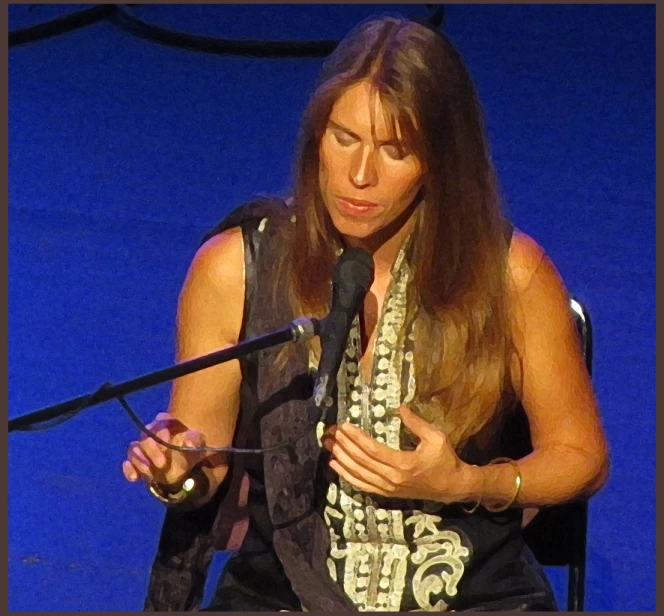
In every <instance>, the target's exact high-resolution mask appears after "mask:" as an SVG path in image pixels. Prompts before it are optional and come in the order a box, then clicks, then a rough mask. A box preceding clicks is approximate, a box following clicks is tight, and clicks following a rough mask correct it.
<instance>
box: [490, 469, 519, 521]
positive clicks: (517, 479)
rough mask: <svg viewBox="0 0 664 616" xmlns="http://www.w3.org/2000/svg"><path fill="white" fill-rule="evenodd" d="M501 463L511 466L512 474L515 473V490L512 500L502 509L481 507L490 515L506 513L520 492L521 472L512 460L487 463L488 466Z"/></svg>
mask: <svg viewBox="0 0 664 616" xmlns="http://www.w3.org/2000/svg"><path fill="white" fill-rule="evenodd" d="M503 462H504V463H506V464H509V465H510V466H512V468H513V469H514V472H515V473H516V477H515V483H516V490H515V491H514V496H512V498H511V499H510V500H509V501H508V502H507V504H506V505H503V506H502V507H492V506H489V505H483V507H484V508H485V509H486V510H487V511H490V512H491V513H501V512H503V511H507V510H508V509H509V508H510V507H511V506H512V505H513V504H514V503H515V502H516V499H517V498H518V496H519V492H520V491H521V471H520V470H519V465H518V464H517V463H516V462H515V461H514V460H512V459H511V458H495V459H493V460H491V462H489V465H491V464H500V463H503Z"/></svg>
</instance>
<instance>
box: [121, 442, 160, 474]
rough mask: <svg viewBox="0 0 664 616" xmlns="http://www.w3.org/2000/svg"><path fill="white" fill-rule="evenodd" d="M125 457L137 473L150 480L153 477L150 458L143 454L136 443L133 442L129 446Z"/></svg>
mask: <svg viewBox="0 0 664 616" xmlns="http://www.w3.org/2000/svg"><path fill="white" fill-rule="evenodd" d="M127 457H128V459H129V462H131V464H132V466H133V467H134V468H135V469H136V470H137V471H138V473H139V474H141V475H143V476H144V477H146V478H147V479H149V480H150V481H151V480H152V479H153V478H154V474H153V472H152V467H151V464H150V460H149V459H148V458H147V457H146V456H145V453H144V452H143V450H142V449H141V448H140V446H139V445H138V443H133V444H132V445H131V446H130V447H129V452H128V456H127Z"/></svg>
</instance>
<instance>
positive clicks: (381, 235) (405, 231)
mask: <svg viewBox="0 0 664 616" xmlns="http://www.w3.org/2000/svg"><path fill="white" fill-rule="evenodd" d="M407 214H408V217H407V218H406V219H405V220H396V221H394V223H393V224H392V225H388V226H387V227H385V228H384V229H381V230H380V231H378V232H377V233H374V234H373V235H371V236H369V237H365V238H350V237H347V238H345V239H346V242H347V243H348V245H349V246H357V247H360V248H364V249H365V250H368V251H369V252H370V253H371V254H372V255H373V259H374V266H375V277H376V278H381V277H383V276H389V275H390V274H391V271H392V266H393V265H394V262H395V261H396V258H397V255H398V254H399V250H401V247H402V246H403V243H404V242H405V241H406V238H407V237H408V235H410V232H411V231H412V230H413V228H414V226H415V222H416V217H415V213H414V212H413V211H408V212H407Z"/></svg>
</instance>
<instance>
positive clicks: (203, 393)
mask: <svg viewBox="0 0 664 616" xmlns="http://www.w3.org/2000/svg"><path fill="white" fill-rule="evenodd" d="M244 286H245V283H244V248H243V241H242V230H241V229H240V228H237V227H236V228H233V229H230V230H228V231H226V232H224V233H221V234H220V235H218V236H215V237H213V238H212V239H210V240H208V241H207V242H206V243H205V244H204V245H203V246H202V247H201V248H200V249H199V250H198V252H197V253H196V256H195V258H194V260H193V262H192V264H191V266H190V268H189V272H188V274H187V278H186V280H185V283H184V285H183V288H182V292H181V294H180V300H179V305H178V317H177V361H178V362H182V361H186V360H188V359H192V358H194V357H199V356H201V355H206V354H208V353H211V352H212V351H216V350H219V349H222V348H226V347H229V346H232V345H234V344H237V343H238V341H239V335H240V329H241V326H242V313H243V308H244ZM241 380H242V375H241V372H240V363H239V361H238V360H232V361H229V362H225V363H222V364H219V365H217V366H213V367H211V368H207V369H205V370H201V371H199V372H195V373H193V374H190V375H187V376H185V377H182V378H179V379H176V380H175V381H174V382H173V387H172V390H171V398H170V404H169V408H168V411H169V413H171V414H172V415H173V416H174V417H176V418H177V419H179V420H180V421H181V422H182V423H183V424H185V425H186V426H188V427H189V428H192V429H194V430H198V431H200V432H202V433H203V434H204V435H205V442H206V444H207V445H208V446H210V447H228V446H230V445H231V444H232V441H233V434H234V432H235V425H236V421H237V416H238V409H239V403H240V383H241ZM207 462H208V463H209V467H208V468H207V469H206V474H207V475H208V479H209V480H210V492H209V493H208V497H211V496H212V494H214V492H215V491H216V489H217V488H218V487H219V485H220V484H221V482H222V481H223V480H224V477H225V476H226V473H227V471H228V464H227V457H226V456H224V455H220V454H212V455H211V456H209V457H208V458H207ZM206 500H207V499H206ZM201 504H202V503H201Z"/></svg>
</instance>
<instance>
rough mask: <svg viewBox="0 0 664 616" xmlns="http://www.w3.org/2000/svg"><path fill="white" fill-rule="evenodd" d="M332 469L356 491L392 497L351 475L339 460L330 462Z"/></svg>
mask: <svg viewBox="0 0 664 616" xmlns="http://www.w3.org/2000/svg"><path fill="white" fill-rule="evenodd" d="M330 468H331V469H332V470H333V471H334V472H335V473H337V475H339V477H341V478H342V479H345V480H346V481H347V482H348V483H350V484H351V485H352V486H353V487H354V488H355V489H357V490H362V491H363V492H370V493H372V494H380V495H381V496H390V494H389V493H387V492H385V491H383V490H381V489H380V488H378V487H377V486H373V485H371V484H369V483H367V482H366V481H364V480H363V479H360V478H359V477H356V476H355V475H353V473H351V472H350V471H349V470H348V469H347V468H345V467H344V466H343V465H342V464H341V463H340V462H339V461H338V460H336V459H334V458H333V459H332V460H330Z"/></svg>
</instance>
